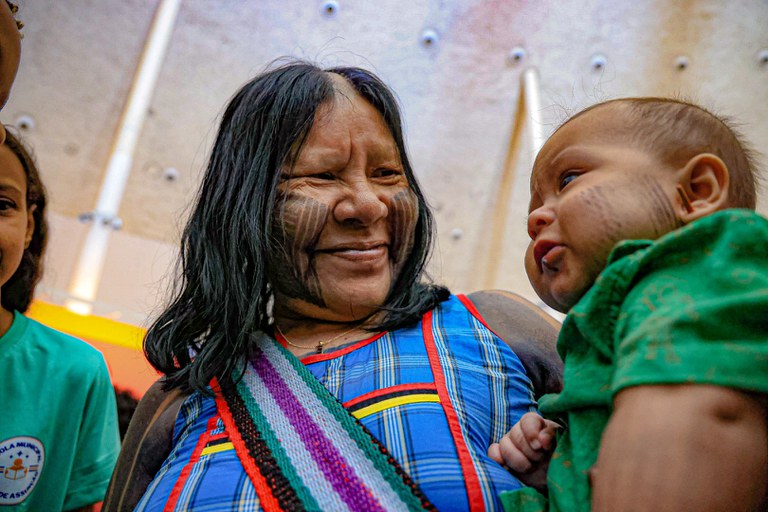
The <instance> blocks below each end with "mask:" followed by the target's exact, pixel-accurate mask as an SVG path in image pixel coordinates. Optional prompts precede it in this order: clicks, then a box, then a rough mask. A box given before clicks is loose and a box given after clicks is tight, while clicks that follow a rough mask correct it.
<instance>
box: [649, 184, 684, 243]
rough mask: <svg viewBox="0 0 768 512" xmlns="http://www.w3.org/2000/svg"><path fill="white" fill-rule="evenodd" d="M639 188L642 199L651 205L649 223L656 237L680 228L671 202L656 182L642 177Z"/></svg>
mask: <svg viewBox="0 0 768 512" xmlns="http://www.w3.org/2000/svg"><path fill="white" fill-rule="evenodd" d="M640 186H641V188H640V190H642V192H643V198H644V199H645V200H646V201H647V202H648V203H650V205H651V210H652V212H653V213H652V217H651V222H652V223H653V229H654V233H655V235H656V237H659V236H662V235H665V234H667V233H669V232H670V231H672V230H673V229H676V228H678V227H680V225H681V222H680V219H678V218H677V214H676V213H675V209H674V206H673V205H672V201H671V200H670V199H669V197H668V196H667V195H666V194H665V193H664V189H663V188H662V186H661V185H660V184H659V183H658V181H656V180H655V179H654V178H653V177H651V176H643V177H641V178H640Z"/></svg>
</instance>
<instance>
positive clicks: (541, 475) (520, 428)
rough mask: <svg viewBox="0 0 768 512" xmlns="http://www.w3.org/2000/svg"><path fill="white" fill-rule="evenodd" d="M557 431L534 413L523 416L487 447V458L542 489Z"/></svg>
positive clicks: (555, 424) (520, 478)
mask: <svg viewBox="0 0 768 512" xmlns="http://www.w3.org/2000/svg"><path fill="white" fill-rule="evenodd" d="M559 428H560V425H558V424H557V423H555V422H554V421H549V420H545V419H544V418H542V417H541V416H539V415H538V414H536V413H535V412H529V413H526V414H524V415H523V417H522V418H520V421H518V422H517V423H516V424H515V426H514V427H512V429H511V430H510V431H509V432H507V434H506V435H505V436H504V437H502V438H501V441H499V442H498V443H493V444H492V445H491V446H490V448H488V456H489V457H491V458H492V459H493V460H495V461H496V462H498V463H499V464H501V465H503V466H506V467H507V469H509V470H510V471H511V472H512V473H513V474H514V475H515V476H516V477H517V478H518V479H519V480H520V481H521V482H523V483H524V484H525V485H529V486H531V487H536V488H538V489H541V488H543V487H545V486H546V484H547V468H548V467H549V459H550V458H551V457H552V452H554V451H555V444H556V442H555V432H556V431H557V429H559Z"/></svg>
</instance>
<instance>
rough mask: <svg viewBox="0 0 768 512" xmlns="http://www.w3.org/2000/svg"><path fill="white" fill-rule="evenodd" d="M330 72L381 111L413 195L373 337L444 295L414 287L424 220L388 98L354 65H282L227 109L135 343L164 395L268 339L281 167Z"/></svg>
mask: <svg viewBox="0 0 768 512" xmlns="http://www.w3.org/2000/svg"><path fill="white" fill-rule="evenodd" d="M328 73H335V74H337V75H340V76H342V77H344V78H345V79H346V80H347V81H348V82H349V83H350V84H351V85H352V86H353V87H354V88H355V89H356V90H357V91H358V92H359V94H360V95H361V96H363V97H364V98H365V99H366V100H367V101H369V102H370V103H371V104H372V105H373V106H374V107H375V108H376V109H377V110H378V111H379V112H381V114H382V116H383V117H384V121H385V122H386V124H387V126H388V127H389V130H390V132H391V133H392V136H393V138H394V140H395V143H396V144H397V148H398V150H399V152H400V156H401V158H402V162H403V167H404V169H405V173H406V175H407V177H408V181H409V183H410V186H411V189H412V190H413V192H414V193H415V194H416V196H417V198H418V204H419V220H418V224H417V226H416V236H415V243H414V248H413V250H412V252H411V254H410V256H409V258H408V260H407V261H406V262H405V264H404V267H403V269H402V271H401V272H400V275H399V277H398V279H397V281H396V282H395V283H394V285H393V287H392V290H391V292H390V295H389V299H388V301H387V303H386V304H384V305H383V307H382V309H383V310H384V311H385V314H384V319H383V321H382V322H381V323H380V324H379V325H377V326H375V327H374V329H376V330H385V329H393V328H397V327H400V326H403V325H406V324H409V323H412V322H415V321H417V320H418V319H419V318H420V317H421V316H422V315H423V314H424V313H425V312H426V311H428V310H430V309H432V308H433V307H435V305H436V304H437V303H439V302H440V301H442V300H445V299H446V298H447V297H448V290H447V289H445V288H443V287H440V286H436V285H433V284H430V283H427V282H424V281H423V274H424V266H425V264H426V261H427V258H428V256H429V252H430V249H431V245H432V236H433V220H432V215H431V213H430V211H429V208H428V207H427V204H426V201H425V198H424V195H423V194H422V192H421V190H420V189H419V186H418V184H417V182H416V178H415V176H414V174H413V169H412V168H411V165H410V162H409V161H408V155H407V153H406V151H405V145H404V141H403V134H402V128H401V119H400V112H399V108H398V105H397V101H396V99H395V97H394V95H393V94H392V92H391V91H390V90H389V88H388V87H387V86H386V85H384V84H383V83H382V82H381V81H380V80H379V79H378V78H377V77H376V76H374V75H373V74H372V73H370V72H368V71H365V70H363V69H358V68H334V69H329V70H327V71H324V70H322V69H320V68H319V67H317V66H315V65H312V64H308V63H304V62H294V63H290V64H286V65H283V66H281V67H278V68H276V69H273V70H271V71H267V72H265V73H263V74H261V75H259V76H257V77H256V78H254V79H253V80H251V81H250V82H249V83H248V84H246V85H245V86H244V87H243V88H241V89H240V91H238V92H237V93H236V94H235V96H234V97H233V98H232V100H231V101H230V103H229V105H228V106H227V108H226V110H225V112H224V115H223V118H222V121H221V125H220V127H219V131H218V134H217V137H216V141H215V143H214V146H213V150H212V152H211V156H210V159H209V162H208V166H207V169H206V172H205V176H204V177H203V181H202V184H201V185H200V189H199V191H198V196H197V200H196V203H195V205H194V207H193V210H192V212H191V216H190V218H189V220H188V221H187V225H186V227H185V229H184V232H183V235H182V241H181V258H180V267H181V268H180V275H179V278H178V282H177V283H176V286H175V290H174V295H173V297H172V299H171V303H170V305H169V306H168V307H167V308H166V309H165V310H164V311H163V313H162V314H161V315H160V316H159V318H158V319H157V320H156V321H155V322H154V324H153V325H152V326H151V327H150V329H149V331H148V332H147V336H146V338H145V340H144V351H145V353H146V356H147V358H148V359H149V361H150V362H151V363H152V365H153V366H154V367H155V368H157V369H158V370H159V371H161V372H163V373H164V374H165V375H166V385H167V386H168V387H172V386H177V387H180V388H182V389H184V390H190V389H199V390H204V389H205V388H206V386H207V385H208V384H209V382H210V380H211V379H212V378H213V377H218V378H219V379H221V378H222V377H225V378H227V377H228V376H230V375H232V372H233V371H237V370H239V369H240V368H241V367H242V363H243V362H244V361H245V360H246V358H247V357H248V356H249V355H250V353H251V349H252V346H251V344H252V343H253V342H252V338H251V336H250V335H251V334H252V333H254V332H256V331H259V330H261V331H266V332H269V331H270V324H271V318H270V313H269V307H270V298H271V288H270V285H269V277H268V275H267V269H268V268H269V261H268V260H269V258H271V257H282V255H283V252H282V248H281V247H279V246H277V245H276V242H275V241H274V240H273V237H272V234H271V233H270V226H271V223H272V215H273V211H274V208H275V201H276V197H277V185H278V181H279V175H280V172H279V171H280V168H281V167H282V166H283V165H284V164H285V163H286V162H288V163H291V159H294V158H295V157H296V156H297V154H298V151H299V149H300V147H301V145H302V144H303V143H304V141H305V139H306V137H307V135H308V133H309V130H310V129H311V127H312V123H313V121H314V117H315V114H316V112H317V109H318V107H320V105H322V104H323V103H325V102H327V101H329V100H330V99H331V98H332V97H333V95H334V86H333V83H332V80H331V78H330V76H329V74H328ZM192 354H194V356H193V355H192Z"/></svg>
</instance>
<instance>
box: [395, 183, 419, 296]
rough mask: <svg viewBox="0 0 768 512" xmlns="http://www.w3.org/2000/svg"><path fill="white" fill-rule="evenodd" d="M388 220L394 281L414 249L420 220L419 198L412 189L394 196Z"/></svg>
mask: <svg viewBox="0 0 768 512" xmlns="http://www.w3.org/2000/svg"><path fill="white" fill-rule="evenodd" d="M387 220H388V222H389V233H390V237H391V240H390V249H389V250H390V253H389V257H390V261H391V264H392V278H393V281H394V280H396V279H397V277H398V275H399V274H400V270H401V269H402V268H403V265H404V264H405V261H406V260H407V259H408V255H410V253H411V250H412V249H413V243H414V238H415V236H416V223H417V221H418V220H419V207H418V200H417V198H416V194H414V193H413V191H412V190H411V189H407V190H403V191H402V192H398V193H397V194H395V195H394V196H393V197H392V201H391V203H390V207H389V214H388V216H387Z"/></svg>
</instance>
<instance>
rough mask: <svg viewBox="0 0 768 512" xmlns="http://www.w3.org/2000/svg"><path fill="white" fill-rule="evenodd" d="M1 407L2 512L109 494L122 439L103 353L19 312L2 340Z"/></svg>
mask: <svg viewBox="0 0 768 512" xmlns="http://www.w3.org/2000/svg"><path fill="white" fill-rule="evenodd" d="M0 409H1V410H0V510H2V511H5V510H8V511H11V510H13V511H17V510H18V511H21V510H29V511H58V510H70V509H74V508H78V507H82V506H85V505H89V504H91V503H96V502H99V501H101V500H103V499H104V494H105V493H106V490H107V485H108V483H109V478H110V476H111V473H112V469H113V467H114V465H115V461H116V460H117V454H118V451H119V449H120V439H119V433H118V429H117V409H116V406H115V394H114V390H113V388H112V384H111V382H110V379H109V373H108V371H107V366H106V363H105V361H104V358H103V356H102V355H101V353H100V352H98V351H97V350H96V349H94V348H93V347H91V346H90V345H88V344H87V343H84V342H82V341H80V340H78V339H75V338H72V337H70V336H67V335H66V334H63V333H60V332H58V331H55V330H53V329H50V328H48V327H46V326H44V325H42V324H40V323H38V322H35V321H34V320H30V319H29V318H27V317H25V316H24V315H21V314H20V313H18V312H15V313H14V318H13V324H12V325H11V328H10V329H9V330H8V332H6V333H5V334H4V335H3V336H2V337H0Z"/></svg>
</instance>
